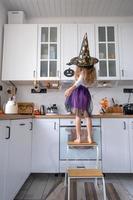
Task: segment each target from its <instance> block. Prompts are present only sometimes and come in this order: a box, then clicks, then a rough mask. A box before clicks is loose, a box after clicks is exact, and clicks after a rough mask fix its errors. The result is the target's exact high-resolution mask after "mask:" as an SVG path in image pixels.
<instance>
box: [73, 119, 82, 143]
mask: <svg viewBox="0 0 133 200" xmlns="http://www.w3.org/2000/svg"><path fill="white" fill-rule="evenodd" d="M75 124H76V137H77V138H76V140H74V142H80V132H81V118H80V117H79V116H76V117H75Z"/></svg>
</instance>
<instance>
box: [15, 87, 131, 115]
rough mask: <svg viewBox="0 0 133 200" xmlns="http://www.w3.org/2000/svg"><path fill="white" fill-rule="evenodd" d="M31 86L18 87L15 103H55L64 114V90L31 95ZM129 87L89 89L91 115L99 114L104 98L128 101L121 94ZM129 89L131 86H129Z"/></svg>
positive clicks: (124, 95)
mask: <svg viewBox="0 0 133 200" xmlns="http://www.w3.org/2000/svg"><path fill="white" fill-rule="evenodd" d="M32 87H33V86H32V85H27V86H25V85H19V86H18V87H17V88H18V91H17V101H18V102H34V103H35V105H37V106H38V107H39V106H40V105H45V107H48V106H49V105H52V104H53V103H56V104H57V106H58V108H59V112H60V113H65V112H66V110H65V107H64V102H65V97H64V91H65V88H63V89H59V90H50V89H49V90H47V93H45V94H31V88H32ZM127 87H129V86H128V85H125V86H113V87H112V88H90V92H91V95H92V99H93V105H94V108H93V113H94V114H96V113H99V110H100V104H99V102H100V100H101V99H102V98H104V97H107V98H108V99H109V100H110V104H112V102H111V98H112V97H113V98H114V100H115V101H116V103H118V104H124V103H127V101H128V94H124V93H123V88H127ZM130 87H131V86H130ZM130 102H133V96H131V98H130Z"/></svg>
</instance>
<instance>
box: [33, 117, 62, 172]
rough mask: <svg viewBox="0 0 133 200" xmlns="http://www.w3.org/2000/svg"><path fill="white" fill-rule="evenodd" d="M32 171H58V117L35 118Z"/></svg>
mask: <svg viewBox="0 0 133 200" xmlns="http://www.w3.org/2000/svg"><path fill="white" fill-rule="evenodd" d="M32 172H43V173H56V172H57V173H58V172H59V119H35V120H34V132H33V140H32Z"/></svg>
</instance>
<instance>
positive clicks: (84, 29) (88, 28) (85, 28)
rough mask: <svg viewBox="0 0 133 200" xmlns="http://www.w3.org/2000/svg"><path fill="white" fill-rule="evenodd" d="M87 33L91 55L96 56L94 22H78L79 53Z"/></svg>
mask: <svg viewBox="0 0 133 200" xmlns="http://www.w3.org/2000/svg"><path fill="white" fill-rule="evenodd" d="M85 33H87V36H88V43H89V50H90V55H91V56H92V57H94V56H96V55H95V54H96V53H95V52H96V49H95V32H94V24H78V54H79V52H80V49H81V45H82V41H83V37H84V35H85Z"/></svg>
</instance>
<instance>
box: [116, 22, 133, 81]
mask: <svg viewBox="0 0 133 200" xmlns="http://www.w3.org/2000/svg"><path fill="white" fill-rule="evenodd" d="M119 51H120V74H121V79H122V80H133V64H132V52H133V23H130V24H129V23H127V24H123V23H122V24H119Z"/></svg>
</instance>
